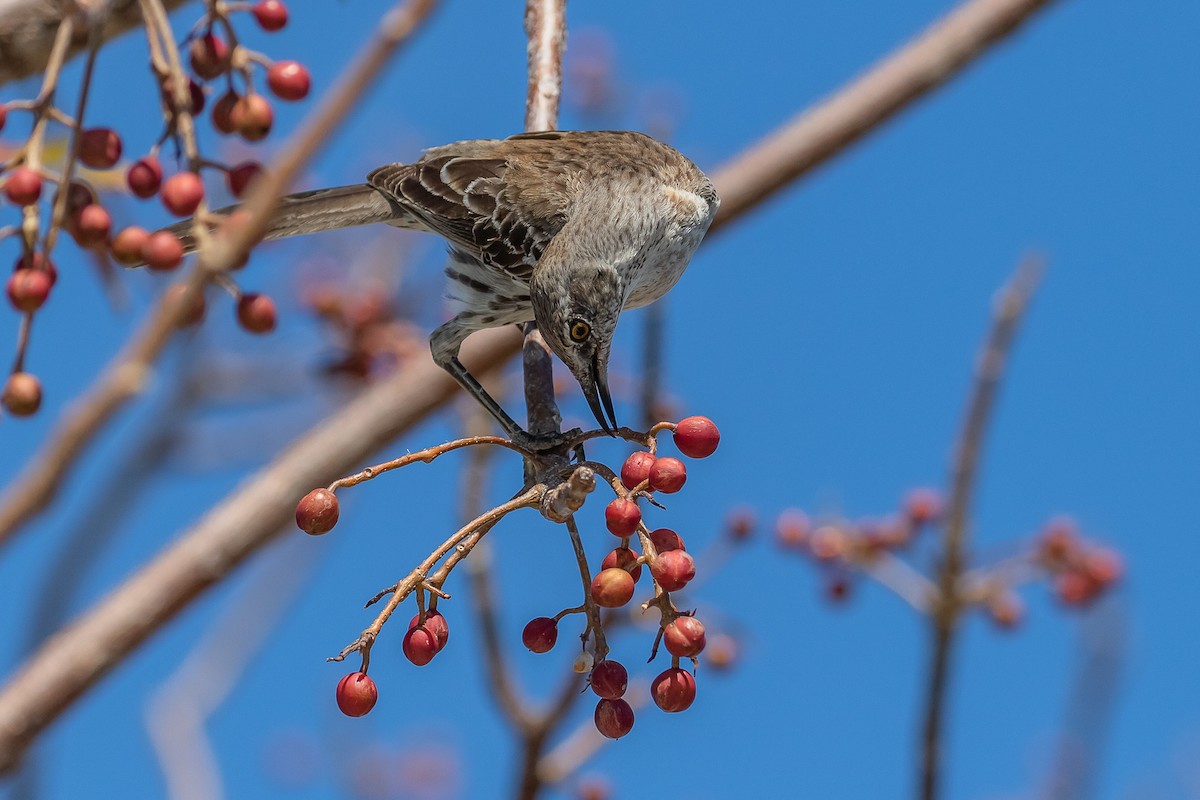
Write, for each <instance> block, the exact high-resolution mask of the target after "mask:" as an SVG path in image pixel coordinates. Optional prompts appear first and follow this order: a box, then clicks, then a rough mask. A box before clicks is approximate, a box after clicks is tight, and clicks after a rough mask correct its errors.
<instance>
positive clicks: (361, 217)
mask: <svg viewBox="0 0 1200 800" xmlns="http://www.w3.org/2000/svg"><path fill="white" fill-rule="evenodd" d="M238 208H240V206H227V207H225V208H220V209H217V210H216V211H213V212H211V213H212V214H213V216H214V217H216V216H229V215H230V214H232V213H233V212H235V211H237V210H238ZM373 222H390V223H392V224H393V225H399V226H400V227H413V226H415V224H416V220H414V219H411V215H409V214H408V212H406V211H404V210H403V209H402V208H401V207H400V206H398V205H397V204H395V203H393V202H392V201H390V200H388V198H387V196H386V195H384V194H383V193H381V192H380V191H379V190H378V189H376V188H374V187H372V186H370V185H368V184H365V183H360V184H357V185H354V186H335V187H334V188H332V189H315V190H313V191H308V192H299V193H297V194H291V195H288V196H287V197H285V198H283V199H282V200H280V201H279V205H278V207H276V209H275V211H274V213H272V215H271V221H270V223H268V225H267V232H266V234H265V235H264V236H263V240H264V241H266V240H270V239H283V238H285V237H287V236H300V235H302V234H305V233H319V232H320V231H329V230H334V229H336V228H350V227H353V226H355V225H369V224H371V223H373ZM193 224H194V223H193V221H192V220H191V219H185V220H183V221H182V222H177V223H175V224H174V225H172V226H170V227H169V228H166V229H165V230H167V231H170V232H171V233H173V234H175V235H176V236H177V237H178V238H179V240H180V241H181V242H183V247H184V251H185V252H187V253H191V252H193V251H194V250H195V249H196V240H195V237H194V236H193V235H192V226H193Z"/></svg>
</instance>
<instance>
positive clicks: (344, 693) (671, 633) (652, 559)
mask: <svg viewBox="0 0 1200 800" xmlns="http://www.w3.org/2000/svg"><path fill="white" fill-rule="evenodd" d="M665 430H670V431H672V433H673V438H674V441H675V445H676V447H677V448H678V449H679V452H680V453H681V454H682V455H684V456H687V457H690V458H705V457H707V456H709V455H712V454H713V452H715V451H716V449H717V446H718V444H719V442H720V433H719V431H718V430H717V427H716V425H714V424H713V423H712V421H711V420H709V419H707V418H705V417H689V418H687V419H685V420H682V421H681V422H679V423H675V424H673V423H660V424H658V425H656V426H654V427H653V428H651V430H650V431H649V432H648V433H646V434H637V435H635V436H630V437H628V438H631V439H633V440H635V441H639V442H642V443H644V444H645V445H646V447H647V449H646V450H642V451H638V452H635V453H634V454H632V455H631V456H629V457H628V458H627V459H626V461H625V463H624V465H623V466H622V468H621V473H620V475H619V476H618V475H617V474H616V473H614V472H613V471H612V470H610V469H609V468H608V467H606V466H604V465H602V464H599V463H594V462H580V463H579V464H577V465H575V466H574V467H573V468H570V469H571V470H572V472H571V476H572V479H571V480H565V481H562V482H561V483H558V484H555V486H556V487H557V488H558V489H563V488H570V487H576V488H577V489H578V491H579V494H578V496H577V497H575V498H574V499H573V500H571V501H569V502H568V503H567V505H568V506H569V507H570V508H571V509H578V508H579V507H580V506H581V505H582V503H583V497H584V496H586V494H587V493H589V492H591V491H592V489H593V487H594V477H589V478H586V479H580V478H579V475H580V474H581V471H582V473H583V474H585V475H586V476H594V475H595V474H601V475H604V476H606V477H608V479H609V482H610V485H611V487H612V489H613V492H614V493H615V494H616V495H617V497H616V498H615V499H614V500H613V501H612V502H610V503H609V504H608V506H607V507H606V508H605V510H604V520H605V525H606V527H607V528H608V530H609V532H610V533H611V534H612V535H613V536H616V537H617V538H618V540H619V541H618V543H617V546H616V547H614V548H613V549H612V550H611V551H609V552H608V553H607V554H606V555H605V556H604V557H603V559H602V560H601V562H600V566H599V569H598V570H596V571H595V572H594V573H592V572H591V570H590V569H588V566H587V564H586V563H584V561H583V556H582V550H578V549H577V553H579V554H580V569H581V571H582V572H584V574H585V576H586V578H587V580H588V584H587V587H586V588H587V592H586V596H585V601H584V604H583V605H581V606H578V607H575V608H568V609H565V610H563V611H561V612H559V613H558V614H557V615H555V616H553V617H537V618H536V619H532V620H530V621H529V622H528V623H527V624H526V625H525V628H524V630H523V632H522V635H521V639H522V642H523V643H524V644H525V646H526V647H527V648H528V649H529V650H531V651H533V652H535V653H547V652H549V651H550V650H552V649H553V648H554V646H555V644H556V643H557V641H558V626H559V623H560V622H561V620H562V619H563V618H564V617H566V616H568V615H570V614H579V613H583V614H585V615H586V617H587V628H586V630H585V632H584V634H583V637H582V640H583V644H584V650H583V652H581V653H580V655H579V657H578V658H577V659H576V663H575V670H576V672H579V673H588V674H589V677H590V681H589V682H590V685H591V687H592V691H593V692H595V694H596V695H597V696H598V697H599V698H600V699H599V701H598V703H597V705H596V710H595V718H594V721H595V725H596V728H597V730H599V731H600V732H601V733H602V734H603V735H605V736H607V737H609V738H612V739H616V738H620V737H622V736H625V735H626V734H628V733H629V731H630V730H631V729H632V728H633V722H634V713H633V707H632V706H631V705H630V704H629V702H628V701H627V700H626V699H625V693H626V690H627V688H628V685H629V675H628V672H627V670H626V668H625V666H624V665H623V664H621V663H620V662H619V661H616V660H613V659H610V658H608V657H607V656H608V645H607V642H606V641H605V639H604V631H603V621H602V618H601V616H600V611H601V609H615V608H620V607H622V606H625V605H627V604H629V602H630V601H631V600H632V599H633V596H634V594H635V591H636V585H637V582H638V580H639V579H640V578H641V576H642V574H643V571H644V570H643V567H647V568H648V570H646V571H648V572H649V574H650V577H651V581H652V583H653V587H654V595H653V597H652V598H651V599H649V600H647V601H646V602H645V603H644V605H643V608H644V609H645V608H649V607H651V606H653V607H655V608H657V609H658V610H659V612H660V615H661V616H660V623H659V629H658V633H657V635H656V637H655V640H654V644H653V647H652V652H651V658H653V657H654V655H655V654H656V653H657V651H658V647H659V645H660V644H661V645H662V646H663V647H665V648H666V650H667V652H668V653H669V654H670V656H671V665H670V667H669V668H668V669H666V670H664V671H663V672H662V673H660V674H659V675H657V676H656V677H655V678H654V679H653V680H652V681H651V683H650V696H651V699H652V700H653V701H654V703H655V705H657V706H658V707H659V708H660V709H662V710H663V711H668V712H677V711H684V710H686V709H687V708H688V707H690V706H691V705H692V703H693V701H694V700H695V698H696V681H695V678H694V676H693V675H692V673H691V672H689V671H687V670H686V669H684V668H682V667H681V666H680V661H681V660H682V659H689V660H691V662H692V663H693V665H694V664H695V663H696V661H697V659H698V657H699V655H700V654H701V652H703V651H704V649H705V645H706V644H707V637H706V633H705V629H704V623H703V622H701V621H700V620H699V619H698V618H697V617H696V616H694V614H693V613H690V612H686V611H680V610H679V609H678V608H677V607H676V605H675V604H674V603H673V602H672V599H671V593H672V592H678V591H679V590H681V589H683V588H684V587H686V586H687V585H688V583H689V582H690V581H691V580H692V579H693V578H694V577H695V575H696V562H695V560H694V559H693V557H692V555H691V554H690V553H688V551H687V546H686V545H685V543H684V540H683V537H682V536H680V535H679V534H678V533H677V532H675V531H674V530H671V529H670V528H657V529H655V530H650V529H649V528H648V527H647V526H646V524H645V523H644V522H643V520H642V512H641V509H640V507H639V505H638V502H639V500H641V499H642V498H645V499H647V501H648V502H651V503H655V501H654V493H657V492H661V493H664V494H670V493H673V492H678V491H679V490H680V489H682V488H683V486H684V484H685V482H686V481H687V469H686V467H685V466H684V464H683V462H682V461H681V460H679V459H678V458H674V457H670V456H665V457H660V456H658V455H657V453H656V450H657V435H658V433H660V432H661V431H665ZM477 444H502V445H505V446H508V447H510V448H511V447H513V445H512V443H511V442H508V441H507V440H500V439H498V438H496V437H473V438H471V439H463V440H458V441H457V442H450V443H447V444H446V445H442V446H440V447H437V448H430V449H429V450H427V451H420V452H417V453H411V454H409V455H407V456H404V457H403V458H400V459H396V460H395V461H392V462H388V463H386V464H380V465H376V466H374V467H370V468H368V469H366V470H363V471H362V472H360V473H358V474H357V475H354V476H350V477H348V478H343V479H341V480H339V481H335V482H334V483H333V484H331V485H330V487H329V488H318V489H314V490H313V491H311V492H309V493H308V494H307V495H305V497H304V498H303V499H302V500H301V501H300V503H299V504H298V505H297V507H296V524H297V525H298V526H299V527H300V529H301V530H303V531H305V532H306V533H309V534H313V535H320V534H324V533H328V532H329V531H331V530H332V529H333V528H334V526H335V525H336V524H337V522H338V500H337V497H336V495H335V491H336V489H338V488H339V487H342V486H349V485H354V484H356V483H359V482H362V481H365V480H369V479H371V478H373V477H376V476H377V475H379V474H381V473H383V472H385V471H388V470H391V469H395V468H398V467H401V466H405V465H406V464H409V463H412V462H414V461H425V462H427V461H430V460H432V459H433V458H435V457H437V456H438V455H440V454H441V453H444V452H448V451H449V450H452V449H456V448H458V447H463V446H469V445H477ZM526 455H527V456H532V454H526ZM555 469H561V467H552V468H551V470H552V471H553V470H555ZM589 480H590V481H591V483H589V482H588V481H589ZM540 486H541V488H540V490H539V489H537V488H536V487H535V489H533V490H530V491H531V493H532V494H531V495H530V499H528V500H523V499H521V498H520V497H518V498H517V499H515V500H513V501H510V504H512V505H511V508H517V507H521V506H522V505H534V504H535V503H537V502H539V501H544V500H545V499H546V495H549V494H550V493H551V491H552V490H551V489H549V488H547V486H546V484H545V483H542V484H540ZM579 487H582V488H579ZM539 492H540V494H539ZM534 495H536V497H534ZM655 504H656V503H655ZM505 513H507V512H505ZM543 513H546V512H543ZM487 518H488V517H487V515H484V517H481V518H480V520H484V519H487ZM559 521H562V520H561V519H560V520H559ZM491 524H494V520H491V521H490V522H489V523H488V525H487V527H488V528H490V525H491ZM473 525H474V524H473ZM473 525H469V526H467V527H466V528H464V529H463V530H462V531H460V532H459V534H456V536H455V537H452V539H450V540H448V541H447V542H446V543H445V544H443V545H442V547H441V548H439V550H438V551H435V553H434V554H433V555H432V556H431V557H430V558H429V559H427V560H426V562H425V563H424V564H423V565H422V566H421V568H420V569H419V570H418V571H417V574H418V575H419V576H420V575H423V576H428V577H419V578H418V579H415V580H414V581H413V582H412V583H410V584H408V585H407V586H406V588H405V589H403V590H402V588H401V587H402V586H403V585H404V584H403V582H402V583H400V584H397V585H396V586H394V587H391V588H390V589H388V590H386V591H385V592H382V593H381V594H380V595H378V596H377V597H376V598H375V599H376V600H378V599H380V598H381V597H383V596H384V595H387V594H391V595H392V598H391V600H390V601H389V603H388V606H387V607H386V608H385V609H384V611H383V612H381V614H380V616H379V618H378V619H377V620H376V623H375V624H374V625H373V626H371V627H370V628H368V629H367V631H365V632H364V634H363V636H361V637H360V638H359V640H358V641H356V642H355V643H353V644H351V645H350V646H349V647H347V648H346V649H345V650H343V651H342V653H341V655H339V656H338V657H337V658H336V659H335V660H341V659H342V658H344V657H345V656H346V655H348V654H349V653H352V652H355V651H359V652H361V653H362V655H363V663H364V666H363V670H362V671H361V672H356V673H352V674H351V675H348V676H346V677H345V678H343V679H342V682H341V683H339V684H338V691H337V697H338V706H339V707H340V708H341V709H342V710H343V711H344V712H345V713H347V714H349V715H351V716H357V715H360V714H363V713H366V712H367V711H369V710H370V707H371V706H372V705H373V704H374V700H375V697H376V690H375V685H374V683H373V682H372V683H367V681H369V679H366V678H365V671H366V663H367V661H368V657H369V652H370V648H371V646H372V644H373V643H374V640H375V636H376V634H377V633H378V631H379V629H380V628H381V627H382V625H383V623H384V622H385V621H386V620H387V618H388V617H389V616H390V614H391V611H392V609H394V608H395V607H396V605H397V604H398V603H399V602H400V601H401V600H403V598H404V596H406V595H407V594H408V593H409V592H413V591H415V592H416V594H417V600H418V613H417V614H416V616H414V617H413V618H412V619H411V620H410V622H409V626H408V630H407V632H406V633H405V635H404V640H403V651H404V655H405V657H406V658H408V660H409V661H411V662H412V663H413V664H415V665H417V666H424V665H426V664H428V663H429V662H430V661H432V660H433V658H434V657H435V656H436V655H437V654H438V653H439V652H441V650H442V649H443V648H444V647H445V646H446V642H447V640H448V638H449V627H448V625H447V622H446V618H445V617H444V616H443V615H442V613H441V612H440V611H439V610H438V608H437V605H436V603H437V598H442V599H445V598H446V597H448V595H446V594H445V593H444V592H442V591H441V589H440V587H441V585H442V582H443V581H444V580H445V575H446V574H447V573H448V572H449V569H450V568H451V567H452V566H453V563H457V560H458V559H460V558H461V557H465V553H466V552H469V548H467V549H466V550H463V547H464V542H466V541H468V537H475V538H474V539H473V540H472V541H477V538H478V536H480V535H482V533H481V532H479V529H478V527H473ZM752 525H753V522H752V520H751V519H750V518H749V517H747V516H746V515H744V514H743V515H740V516H738V517H737V518H735V520H733V521H732V522H731V530H732V531H733V535H734V536H735V538H745V537H746V536H747V535H748V534H749V531H750V528H751V527H752ZM572 530H574V529H573V528H572ZM482 532H486V528H485V529H484V530H483V531H482ZM635 535H636V536H637V538H638V541H639V545H640V548H641V552H639V551H638V550H637V549H635V548H634V547H633V546H631V545H632V539H633V537H634V536H635ZM451 550H455V553H456V554H455V556H454V557H453V561H452V563H450V562H448V563H447V564H446V565H444V566H443V567H442V568H441V569H440V570H438V571H437V573H436V575H434V574H432V573H431V570H432V567H433V565H434V564H436V563H437V561H438V560H440V559H441V558H442V557H443V555H444V554H446V553H449V552H451ZM460 553H462V554H461V555H460ZM426 593H429V594H431V595H433V596H434V600H433V601H432V602H431V604H430V607H429V608H428V610H426V608H425V607H424V605H423V598H424V596H425V594H426ZM372 602H374V601H372ZM589 642H590V643H591V644H590V647H589ZM722 651H723V656H722V657H723V659H724V660H723V663H724V664H726V665H727V664H728V663H729V662H730V661H731V659H732V649H731V647H729V646H725V647H723V648H722ZM364 687H369V689H368V688H364Z"/></svg>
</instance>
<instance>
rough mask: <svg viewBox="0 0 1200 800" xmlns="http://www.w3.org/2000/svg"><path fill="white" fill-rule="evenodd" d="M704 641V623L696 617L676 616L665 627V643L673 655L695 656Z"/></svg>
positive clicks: (682, 656)
mask: <svg viewBox="0 0 1200 800" xmlns="http://www.w3.org/2000/svg"><path fill="white" fill-rule="evenodd" d="M704 643H705V638H704V623H703V622H701V621H700V620H698V619H696V618H695V617H676V618H675V619H673V620H671V622H670V624H668V625H667V626H666V627H664V628H663V644H664V645H666V648H667V652H668V653H670V654H671V655H673V656H677V657H679V658H695V657H696V656H698V655H700V653H701V651H703V650H704Z"/></svg>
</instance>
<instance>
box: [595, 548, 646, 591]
mask: <svg viewBox="0 0 1200 800" xmlns="http://www.w3.org/2000/svg"><path fill="white" fill-rule="evenodd" d="M638 557H639V556H638V554H637V553H636V552H634V551H633V550H630V549H629V548H628V547H618V548H617V549H615V550H613V551H612V552H611V553H609V554H608V555H606V556H605V557H604V560H603V561H601V562H600V569H602V570H604V569H612V568H613V567H620V568H621V569H623V570H625V571H626V572H628V573H629V575H630V577H632V578H633V580H634V583H636V582H637V579H638V578H640V577H642V565H641V564H639V563H638Z"/></svg>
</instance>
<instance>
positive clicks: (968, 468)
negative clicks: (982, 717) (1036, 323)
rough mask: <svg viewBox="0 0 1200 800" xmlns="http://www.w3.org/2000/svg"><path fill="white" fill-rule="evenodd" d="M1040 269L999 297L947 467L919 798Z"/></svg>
mask: <svg viewBox="0 0 1200 800" xmlns="http://www.w3.org/2000/svg"><path fill="white" fill-rule="evenodd" d="M1041 272H1042V262H1041V260H1040V259H1038V258H1027V259H1026V260H1025V261H1023V262H1022V263H1021V264H1020V266H1018V267H1017V271H1016V274H1015V275H1014V276H1013V277H1012V279H1011V280H1010V281H1009V283H1008V285H1007V286H1005V287H1004V289H1002V290H1001V291H1000V293H999V295H998V299H997V304H996V309H995V312H994V318H993V320H992V329H991V331H990V332H989V334H988V337H987V341H986V342H985V343H984V346H983V348H982V350H981V352H980V355H979V363H978V364H977V365H976V375H975V382H974V385H973V387H972V390H971V399H970V401H969V402H968V404H967V412H966V417H965V418H964V421H963V427H962V433H961V435H960V438H959V444H958V449H957V451H956V452H955V456H954V462H953V466H952V468H951V479H950V484H951V489H950V493H949V495H950V499H949V509H948V512H947V518H946V523H945V528H944V533H943V537H942V552H941V564H940V567H939V570H938V595H937V604H936V605H935V606H934V608H933V609H932V611H933V613H932V614H931V615H930V621H931V623H932V625H933V653H932V660H931V666H930V670H929V683H928V691H927V698H926V704H925V723H924V726H923V730H924V734H923V736H922V741H921V771H920V784H919V792H918V797H920V798H922V800H935V798H936V797H937V796H938V779H939V777H940V764H941V749H942V721H943V718H944V716H945V710H944V709H945V704H946V703H945V700H946V688H947V685H948V682H949V677H948V676H949V667H950V663H949V662H950V648H951V647H952V646H953V644H954V634H955V631H956V630H957V623H958V619H959V615H960V613H961V611H962V609H963V603H962V600H961V598H960V597H959V596H958V589H959V587H960V583H959V578H960V577H961V575H962V572H963V566H964V563H965V560H966V558H965V552H966V546H967V537H968V535H969V520H970V506H971V498H972V495H973V493H974V489H975V483H976V475H977V474H978V467H979V458H980V454H981V452H982V449H983V438H984V434H985V433H986V432H987V427H988V422H989V421H990V420H991V412H992V408H993V406H994V405H995V400H996V392H997V390H998V389H999V387H1000V379H1001V377H1002V376H1003V373H1004V365H1005V361H1006V359H1007V358H1008V353H1009V350H1010V348H1011V346H1012V342H1013V338H1014V336H1015V335H1016V332H1017V327H1018V325H1019V323H1020V321H1021V318H1022V315H1023V314H1024V312H1025V310H1026V308H1027V307H1028V305H1029V301H1030V299H1031V298H1032V296H1033V292H1034V289H1035V288H1036V287H1037V283H1038V280H1039V278H1040V277H1041Z"/></svg>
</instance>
